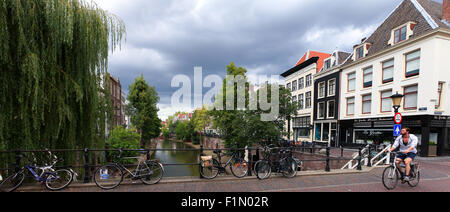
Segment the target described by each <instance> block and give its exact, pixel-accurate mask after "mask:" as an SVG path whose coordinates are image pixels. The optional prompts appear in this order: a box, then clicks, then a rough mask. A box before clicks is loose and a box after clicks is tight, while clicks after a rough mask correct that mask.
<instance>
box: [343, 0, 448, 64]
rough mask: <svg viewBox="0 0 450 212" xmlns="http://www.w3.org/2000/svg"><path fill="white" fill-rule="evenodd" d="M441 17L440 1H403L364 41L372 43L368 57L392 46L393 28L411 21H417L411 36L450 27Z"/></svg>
mask: <svg viewBox="0 0 450 212" xmlns="http://www.w3.org/2000/svg"><path fill="white" fill-rule="evenodd" d="M441 19H442V4H440V3H438V2H435V1H432V0H404V1H402V2H401V3H400V5H399V6H398V7H397V8H396V9H395V10H394V11H393V12H392V13H391V14H390V15H389V16H388V17H387V18H386V20H385V21H384V22H383V23H382V24H381V25H380V26H379V27H378V28H377V29H376V30H375V32H374V33H373V34H372V35H371V36H370V37H369V38H368V39H367V40H365V41H364V43H370V44H371V47H370V48H369V51H368V54H367V55H366V57H367V56H370V55H374V54H376V53H378V52H381V51H383V50H385V49H388V48H390V47H391V46H390V45H389V44H388V42H389V39H390V38H391V32H392V30H393V29H394V28H396V27H398V26H401V25H402V24H405V23H407V22H409V21H413V22H415V23H417V25H416V26H415V28H414V34H413V35H412V36H411V37H410V38H415V37H419V36H421V35H424V34H426V33H427V32H430V31H432V30H434V29H436V28H438V27H442V28H447V29H450V26H448V25H447V24H445V23H444V22H442V21H441ZM351 63H353V61H352V60H347V62H346V63H345V64H344V65H348V64H351Z"/></svg>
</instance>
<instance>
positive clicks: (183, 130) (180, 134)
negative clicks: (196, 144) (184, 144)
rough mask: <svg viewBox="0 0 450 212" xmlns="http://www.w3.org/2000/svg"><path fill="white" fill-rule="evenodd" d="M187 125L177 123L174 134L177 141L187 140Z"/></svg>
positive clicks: (185, 122)
mask: <svg viewBox="0 0 450 212" xmlns="http://www.w3.org/2000/svg"><path fill="white" fill-rule="evenodd" d="M188 124H189V122H188V121H177V124H176V128H175V134H176V135H177V139H178V140H182V141H185V140H186V139H188V138H189V132H188Z"/></svg>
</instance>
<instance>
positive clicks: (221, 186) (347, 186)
mask: <svg viewBox="0 0 450 212" xmlns="http://www.w3.org/2000/svg"><path fill="white" fill-rule="evenodd" d="M418 161H420V164H421V167H422V168H421V169H422V171H421V181H420V184H419V185H418V186H417V187H415V188H411V187H409V186H408V184H400V183H399V185H398V186H397V188H396V189H395V190H394V192H450V159H449V158H436V159H432V160H431V159H418ZM382 171H383V168H381V167H380V168H375V169H373V170H372V171H370V172H363V173H351V174H335V175H314V176H298V177H296V178H293V179H286V178H282V177H272V178H270V179H268V180H258V179H256V178H254V177H251V178H248V179H243V180H214V181H209V180H201V181H196V182H176V183H175V182H163V183H160V184H157V185H153V186H144V185H142V184H141V183H136V184H133V185H121V186H119V187H118V188H117V189H115V190H112V191H110V192H385V191H387V190H386V189H385V188H384V187H383V184H382V182H381V175H382ZM64 191H65V192H105V191H103V190H101V189H99V188H97V187H94V186H89V187H81V188H73V187H72V188H69V189H66V190H64Z"/></svg>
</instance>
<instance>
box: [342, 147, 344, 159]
mask: <svg viewBox="0 0 450 212" xmlns="http://www.w3.org/2000/svg"><path fill="white" fill-rule="evenodd" d="M343 157H344V147H343V146H342V145H341V158H343Z"/></svg>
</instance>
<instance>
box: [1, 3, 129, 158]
mask: <svg viewBox="0 0 450 212" xmlns="http://www.w3.org/2000/svg"><path fill="white" fill-rule="evenodd" d="M124 36H125V26H124V23H123V22H122V21H121V20H120V19H119V18H118V17H116V16H115V15H112V14H110V13H108V12H106V11H104V10H102V9H100V8H98V7H97V6H96V5H95V4H94V3H92V2H86V1H84V0H0V111H1V113H0V149H10V150H12V149H38V148H90V147H101V146H102V145H104V143H103V142H104V135H105V132H104V131H105V121H106V120H108V119H107V116H110V114H111V111H110V110H111V106H110V105H109V102H110V101H108V98H109V94H108V89H102V87H104V86H105V83H104V82H103V79H104V77H102V76H105V74H106V72H107V64H108V53H109V52H110V51H114V50H116V48H117V47H119V48H120V47H121V42H122V40H123V39H124Z"/></svg>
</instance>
